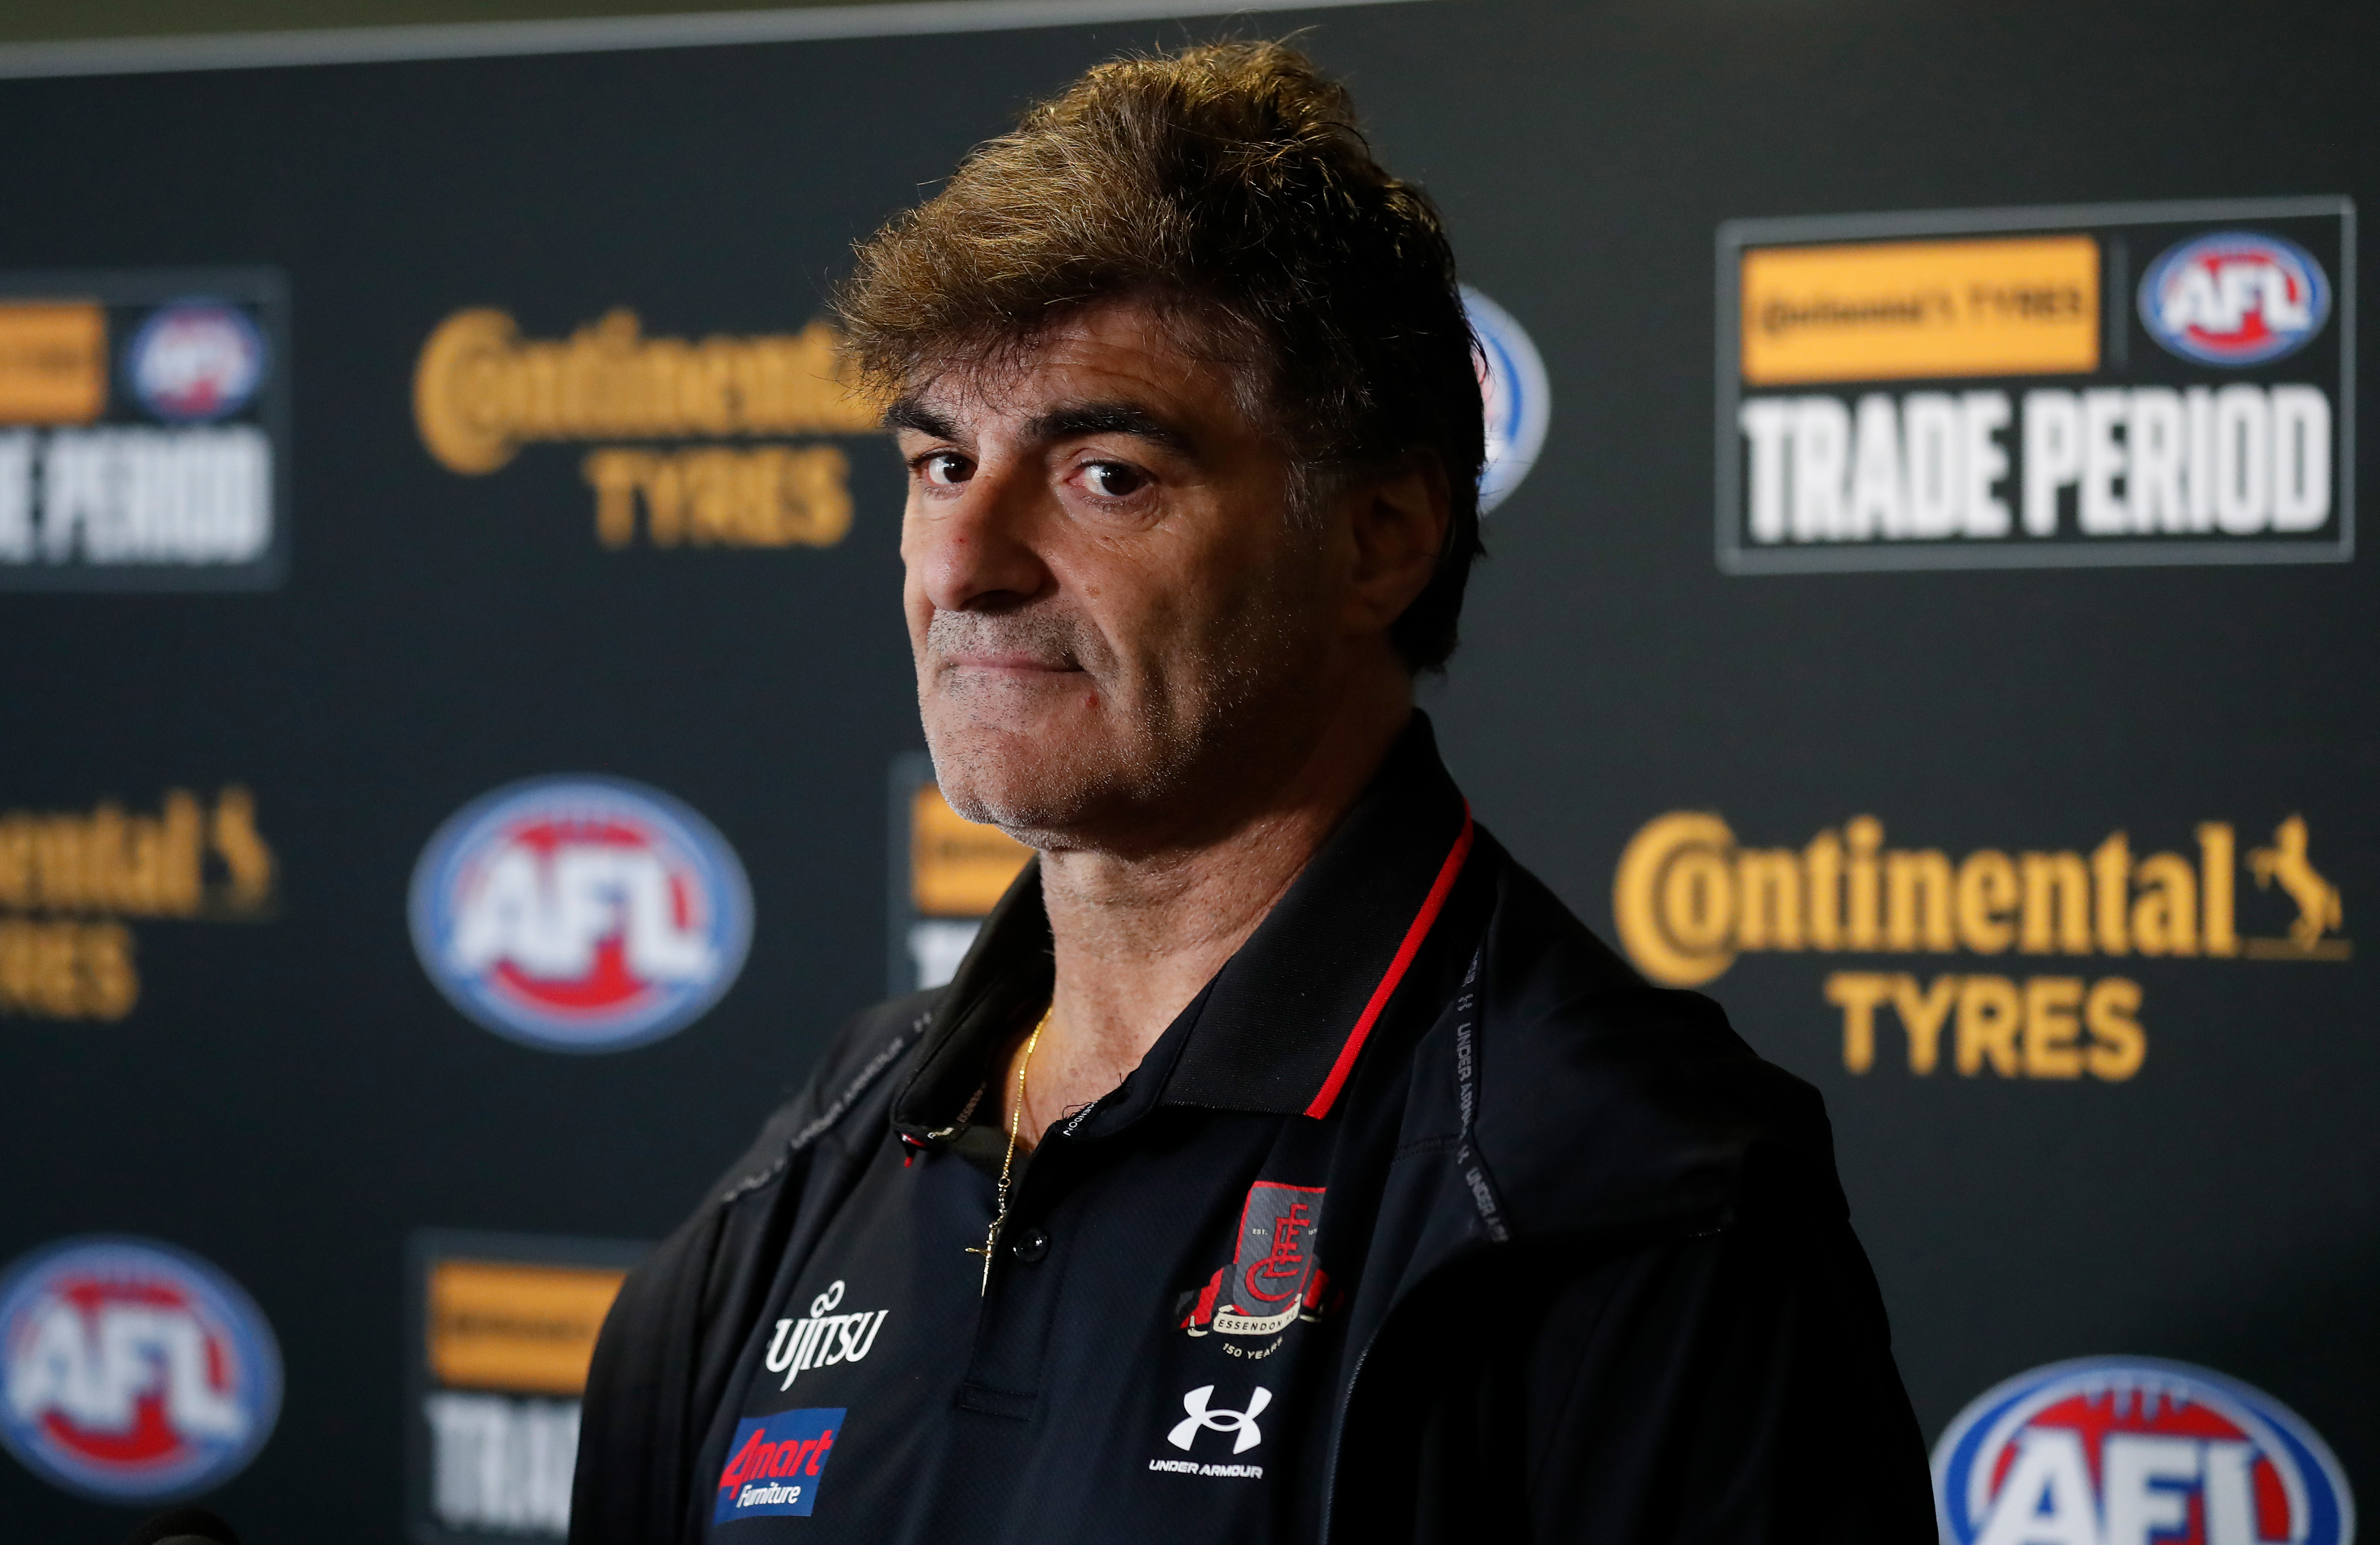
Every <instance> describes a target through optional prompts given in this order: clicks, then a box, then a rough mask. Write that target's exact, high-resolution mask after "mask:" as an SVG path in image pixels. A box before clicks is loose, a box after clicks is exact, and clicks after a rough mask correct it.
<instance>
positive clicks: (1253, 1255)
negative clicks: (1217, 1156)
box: [1175, 1180, 1330, 1335]
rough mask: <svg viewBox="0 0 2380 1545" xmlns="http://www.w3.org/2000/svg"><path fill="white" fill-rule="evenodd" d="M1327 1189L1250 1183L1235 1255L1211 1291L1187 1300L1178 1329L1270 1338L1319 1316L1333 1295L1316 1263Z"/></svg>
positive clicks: (1180, 1308)
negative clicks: (1296, 1322)
mask: <svg viewBox="0 0 2380 1545" xmlns="http://www.w3.org/2000/svg"><path fill="white" fill-rule="evenodd" d="M1322 1191H1323V1188H1321V1187H1320V1186H1284V1185H1281V1184H1279V1183H1278V1182H1276V1181H1271V1180H1259V1181H1257V1183H1256V1184H1255V1185H1253V1186H1250V1187H1249V1188H1248V1200H1247V1202H1246V1204H1245V1205H1244V1206H1243V1207H1242V1208H1241V1210H1240V1234H1239V1245H1238V1253H1237V1254H1235V1255H1234V1256H1233V1258H1232V1263H1231V1264H1230V1265H1228V1266H1226V1267H1224V1268H1223V1269H1222V1270H1220V1271H1219V1272H1217V1273H1215V1274H1214V1275H1213V1276H1211V1277H1209V1278H1208V1280H1207V1285H1206V1286H1204V1287H1202V1288H1199V1289H1197V1290H1196V1292H1193V1293H1184V1295H1183V1296H1182V1301H1181V1302H1180V1303H1179V1304H1178V1305H1176V1306H1175V1312H1176V1313H1177V1314H1178V1315H1180V1316H1181V1319H1180V1326H1181V1328H1182V1329H1183V1330H1185V1331H1187V1332H1189V1333H1190V1334H1192V1335H1206V1334H1208V1333H1209V1332H1212V1333H1213V1334H1218V1335H1271V1334H1274V1333H1275V1332H1276V1331H1281V1330H1286V1329H1287V1328H1288V1327H1289V1324H1290V1322H1292V1321H1293V1320H1296V1319H1298V1318H1299V1317H1300V1316H1304V1317H1305V1319H1308V1320H1315V1319H1319V1318H1320V1317H1321V1314H1322V1311H1323V1310H1324V1308H1325V1307H1326V1303H1325V1297H1326V1295H1327V1294H1328V1292H1329V1290H1330V1273H1327V1272H1325V1271H1323V1270H1322V1268H1321V1267H1319V1266H1318V1265H1316V1264H1315V1261H1314V1240H1315V1236H1316V1235H1317V1234H1318V1232H1319V1230H1320V1229H1321V1226H1322Z"/></svg>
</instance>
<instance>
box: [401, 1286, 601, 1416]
mask: <svg viewBox="0 0 2380 1545" xmlns="http://www.w3.org/2000/svg"><path fill="white" fill-rule="evenodd" d="M626 1275H627V1273H626V1271H625V1269H614V1268H611V1267H601V1266H544V1265H532V1264H526V1263H522V1262H517V1261H439V1262H437V1263H436V1264H435V1265H433V1266H432V1267H431V1269H430V1291H429V1318H430V1323H429V1336H430V1370H431V1373H432V1374H433V1375H434V1376H435V1377H436V1378H437V1380H438V1382H440V1383H441V1384H443V1385H445V1386H446V1387H447V1388H450V1389H493V1390H506V1391H510V1392H513V1393H515V1394H578V1393H580V1392H581V1391H582V1390H584V1389H585V1388H586V1387H587V1365H588V1362H589V1359H590V1358H593V1357H594V1355H595V1335H596V1333H597V1332H598V1331H600V1330H601V1329H602V1327H603V1316H604V1315H605V1313H607V1312H608V1311H609V1310H611V1307H612V1300H613V1298H615V1297H617V1296H618V1294H619V1291H620V1283H621V1279H623V1278H624V1277H625V1276H626Z"/></svg>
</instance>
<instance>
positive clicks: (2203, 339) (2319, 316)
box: [2141, 231, 2330, 365]
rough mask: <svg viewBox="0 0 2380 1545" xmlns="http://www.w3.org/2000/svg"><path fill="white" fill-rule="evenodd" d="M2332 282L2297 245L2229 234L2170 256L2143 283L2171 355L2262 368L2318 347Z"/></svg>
mask: <svg viewBox="0 0 2380 1545" xmlns="http://www.w3.org/2000/svg"><path fill="white" fill-rule="evenodd" d="M2329 319H2330V281H2329V279H2328V278H2327V277H2326V276H2325V274H2324V273H2323V272H2322V265H2321V264H2320V263H2318V262H2316V261H2315V260H2314V258H2313V253H2311V252H2308V251H2307V250H2306V249H2305V248H2304V247H2300V246H2299V245H2298V244H2297V243H2295V242H2293V241H2284V240H2282V239H2281V238H2280V237H2278V236H2266V235H2257V234H2256V233H2255V232H2253V231H2224V232H2220V233H2218V234H2216V235H2211V236H2200V237H2198V238H2197V239H2196V240H2194V241H2186V242H2183V243H2182V244H2181V245H2180V246H2179V247H2173V248H2171V249H2170V250H2168V252H2167V253H2166V254H2165V255H2164V256H2163V257H2161V258H2159V259H2158V260H2156V261H2155V262H2154V263H2152V264H2150V265H2149V271H2148V272H2147V273H2145V274H2143V275H2142V276H2141V320H2142V321H2143V322H2145V323H2147V324H2148V330H2149V332H2150V333H2151V334H2152V335H2153V336H2155V339H2156V341H2157V342H2158V343H2160V344H2164V345H2165V346H2166V348H2167V349H2168V350H2169V351H2171V352H2172V353H2174V354H2178V355H2180V356H2181V357H2183V358H2184V359H2195V360H2197V361H2199V362H2200V363H2202V364H2205V365H2261V364H2263V363H2264V362H2265V360H2268V359H2278V358H2280V357H2281V356H2283V355H2287V354H2294V353H2296V352H2297V351H2298V350H2299V349H2301V348H2303V347H2304V346H2305V345H2306V344H2309V343H2311V342H2313V338H2314V335H2315V334H2316V333H2319V332H2321V331H2322V325H2323V323H2324V322H2325V321H2327V320H2329Z"/></svg>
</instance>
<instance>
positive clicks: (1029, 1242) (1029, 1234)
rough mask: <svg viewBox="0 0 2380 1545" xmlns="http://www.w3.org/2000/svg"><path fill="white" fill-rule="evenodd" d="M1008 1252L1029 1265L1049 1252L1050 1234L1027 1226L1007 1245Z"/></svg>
mask: <svg viewBox="0 0 2380 1545" xmlns="http://www.w3.org/2000/svg"><path fill="white" fill-rule="evenodd" d="M1008 1253H1009V1254H1011V1255H1013V1256H1014V1257H1016V1259H1017V1260H1019V1261H1024V1262H1025V1263H1026V1265H1027V1266H1030V1265H1032V1264H1034V1263H1035V1262H1036V1261H1039V1260H1040V1259H1041V1258H1042V1257H1043V1256H1045V1255H1047V1254H1049V1253H1050V1236H1048V1235H1047V1234H1044V1233H1042V1232H1041V1231H1040V1230H1039V1229H1038V1228H1028V1229H1026V1231H1025V1232H1024V1233H1022V1234H1020V1235H1018V1236H1017V1237H1016V1243H1014V1244H1013V1245H1011V1246H1009V1247H1008Z"/></svg>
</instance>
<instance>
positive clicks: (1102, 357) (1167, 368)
mask: <svg viewBox="0 0 2380 1545" xmlns="http://www.w3.org/2000/svg"><path fill="white" fill-rule="evenodd" d="M1251 333H1252V330H1250V329H1248V328H1246V327H1245V326H1244V325H1242V324H1241V323H1239V322H1238V321H1237V320H1236V319H1234V318H1233V317H1232V316H1231V315H1230V314H1229V313H1228V312H1226V311H1224V310H1223V309H1222V308H1219V307H1215V306H1212V305H1206V304H1200V303H1196V302H1192V301H1188V300H1184V299H1171V300H1168V299H1161V298H1160V297H1156V296H1139V295H1125V296H1108V297H1104V298H1101V299H1098V300H1094V301H1089V302H1086V303H1083V304H1081V305H1077V306H1075V307H1072V308H1067V309H1066V310H1064V311H1062V312H1061V313H1059V314H1057V315H1055V316H1053V317H1051V318H1050V320H1048V321H1046V322H1044V323H1042V324H1041V325H1039V326H1037V327H1033V328H1029V329H1026V328H1010V329H1000V330H987V331H985V332H980V333H977V334H974V335H971V336H966V337H960V338H953V339H952V340H950V341H949V342H948V343H947V344H944V345H943V346H942V347H941V348H940V349H937V350H934V351H931V352H930V353H929V354H928V355H926V356H924V357H921V358H920V359H919V360H918V362H917V368H915V369H913V370H912V372H911V374H910V380H909V383H908V385H907V387H906V389H905V391H903V392H901V394H900V395H899V396H898V397H897V398H896V399H895V404H894V412H893V415H892V417H893V419H894V421H895V422H896V423H897V422H898V421H899V420H900V419H901V418H902V417H904V416H905V415H904V414H903V413H902V412H901V409H903V408H912V409H924V410H926V414H927V415H928V416H932V417H935V418H938V419H944V420H950V421H954V422H976V421H982V420H987V419H996V418H1018V419H1030V418H1034V417H1037V416H1041V415H1044V414H1046V413H1048V412H1049V411H1050V409H1051V408H1053V407H1055V406H1060V405H1064V404H1074V403H1079V402H1089V401H1100V402H1107V401H1118V402H1131V403H1136V404H1143V405H1146V406H1147V408H1149V409H1150V410H1151V411H1153V412H1159V413H1167V414H1171V415H1174V416H1180V415H1183V414H1191V415H1196V416H1205V415H1206V414H1208V413H1210V412H1213V411H1215V410H1217V409H1227V410H1229V411H1232V412H1235V413H1236V414H1238V415H1239V416H1243V417H1245V419H1247V420H1248V421H1249V423H1250V425H1251V426H1252V427H1254V426H1259V425H1261V424H1262V423H1263V422H1264V421H1265V418H1266V415H1265V414H1264V412H1263V407H1264V390H1263V381H1264V380H1265V378H1266V375H1267V372H1266V371H1265V370H1264V369H1263V368H1262V364H1263V362H1262V360H1261V358H1260V357H1259V356H1260V354H1261V350H1260V349H1259V348H1257V347H1255V346H1253V344H1254V340H1253V337H1252V336H1251ZM908 416H914V415H908Z"/></svg>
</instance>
